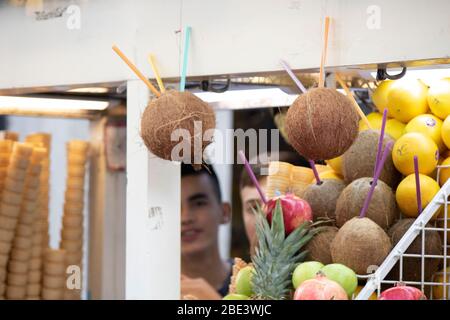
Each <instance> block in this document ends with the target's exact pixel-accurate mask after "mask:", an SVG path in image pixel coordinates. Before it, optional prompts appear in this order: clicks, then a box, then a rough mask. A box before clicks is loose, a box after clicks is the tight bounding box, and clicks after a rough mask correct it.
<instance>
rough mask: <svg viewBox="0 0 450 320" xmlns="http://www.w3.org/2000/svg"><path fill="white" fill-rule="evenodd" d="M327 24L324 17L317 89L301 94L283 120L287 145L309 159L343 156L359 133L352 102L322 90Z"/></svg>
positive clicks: (336, 92)
mask: <svg viewBox="0 0 450 320" xmlns="http://www.w3.org/2000/svg"><path fill="white" fill-rule="evenodd" d="M329 23H330V19H329V17H327V18H326V20H325V36H324V45H323V48H322V59H321V63H320V75H319V88H314V89H310V90H308V91H307V92H306V93H304V94H302V95H300V96H299V97H298V98H297V99H296V100H295V101H294V103H293V104H292V105H291V107H290V108H289V110H288V112H287V114H286V121H285V129H286V133H287V135H288V139H289V143H290V144H291V145H292V147H293V148H294V149H295V150H296V151H297V152H298V153H299V154H301V155H303V156H305V157H306V158H308V159H312V160H321V159H322V160H323V159H332V158H336V157H338V156H340V155H342V154H343V153H344V152H345V151H346V150H347V149H348V148H349V147H350V146H351V145H352V143H353V141H354V140H355V139H356V137H357V134H358V120H359V119H358V113H357V112H356V111H355V109H354V106H353V105H352V102H351V100H350V99H349V98H348V97H346V96H344V95H343V94H341V93H339V92H338V91H336V90H335V89H330V88H324V79H325V77H324V64H325V60H326V51H327V44H328V29H329Z"/></svg>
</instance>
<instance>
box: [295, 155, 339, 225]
mask: <svg viewBox="0 0 450 320" xmlns="http://www.w3.org/2000/svg"><path fill="white" fill-rule="evenodd" d="M309 163H310V165H311V168H312V170H313V172H314V176H315V178H316V183H313V184H310V185H309V186H308V187H307V188H306V190H305V192H304V193H303V199H304V200H306V202H308V203H309V205H310V206H311V209H312V212H313V217H314V221H317V220H320V219H328V220H332V222H333V223H334V220H335V210H336V202H337V199H338V198H339V195H340V194H341V192H342V191H343V190H344V188H345V183H344V182H343V181H342V180H338V179H324V180H321V179H320V177H319V174H318V172H317V169H316V165H315V163H314V161H312V160H310V161H309Z"/></svg>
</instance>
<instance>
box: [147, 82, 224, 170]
mask: <svg viewBox="0 0 450 320" xmlns="http://www.w3.org/2000/svg"><path fill="white" fill-rule="evenodd" d="M215 121H216V120H215V115H214V111H213V109H212V108H211V107H210V106H209V105H208V104H207V103H206V102H204V101H202V100H201V99H199V98H197V97H196V96H195V95H193V94H192V93H190V92H178V91H173V90H171V91H167V92H166V93H164V94H162V95H161V96H160V97H159V98H157V99H154V100H152V101H150V103H149V104H148V106H147V108H146V109H145V111H144V114H143V115H142V119H141V136H142V139H143V140H144V143H145V145H146V146H147V148H148V149H149V150H150V151H151V152H152V153H153V154H154V155H156V156H158V157H160V158H162V159H166V160H183V161H184V162H185V163H192V164H194V163H195V164H197V165H198V164H200V165H201V161H202V160H203V158H202V156H203V150H204V149H205V148H206V146H208V144H210V143H211V142H212V141H211V139H204V137H205V131H207V130H209V129H214V128H215ZM177 129H181V130H180V131H178V132H176V131H175V130H177ZM172 135H174V138H172ZM200 135H201V136H200ZM209 138H212V137H209ZM186 140H188V141H186ZM180 146H181V150H178V149H179V148H180ZM175 147H177V149H174V148H175ZM173 150H175V153H174V155H175V156H176V157H178V158H177V159H172V151H173ZM185 152H186V153H185ZM189 152H190V154H188V153H189ZM195 160H196V161H195ZM189 161H190V162H189ZM199 162H200V163H199Z"/></svg>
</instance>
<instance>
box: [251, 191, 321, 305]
mask: <svg viewBox="0 0 450 320" xmlns="http://www.w3.org/2000/svg"><path fill="white" fill-rule="evenodd" d="M272 214H273V217H272V220H271V224H270V225H269V222H268V219H267V217H266V215H265V213H264V211H263V210H262V209H261V208H259V210H257V211H256V212H255V215H256V234H257V237H258V246H257V248H256V250H255V251H256V254H255V255H254V256H253V258H252V262H253V265H254V267H255V273H254V274H253V277H252V285H253V292H254V296H253V297H254V298H256V299H261V300H284V299H287V298H288V297H289V296H290V294H291V292H292V290H293V288H292V272H293V271H294V269H295V267H296V266H297V264H298V263H299V262H302V261H303V260H304V258H305V256H306V253H307V252H306V251H303V250H302V248H303V247H304V246H305V245H306V244H307V243H308V241H309V240H311V238H312V237H313V236H314V234H315V233H316V232H318V231H319V230H318V229H312V226H314V225H311V224H310V223H308V222H305V223H304V224H302V225H300V226H299V227H297V228H296V229H295V230H294V231H292V232H291V233H290V234H289V235H288V236H286V233H285V227H284V226H285V225H284V220H283V209H282V207H281V200H278V201H276V205H275V208H274V210H273V213H272Z"/></svg>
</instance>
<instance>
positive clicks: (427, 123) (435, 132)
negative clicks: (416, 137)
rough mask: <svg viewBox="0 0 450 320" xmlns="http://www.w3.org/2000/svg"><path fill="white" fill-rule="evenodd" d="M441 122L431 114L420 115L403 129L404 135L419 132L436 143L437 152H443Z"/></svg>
mask: <svg viewBox="0 0 450 320" xmlns="http://www.w3.org/2000/svg"><path fill="white" fill-rule="evenodd" d="M441 128H442V120H441V119H439V118H438V117H436V116H434V115H432V114H421V115H420V116H417V117H415V118H414V119H412V120H411V121H410V122H408V124H407V125H406V127H405V133H409V132H419V133H423V134H425V135H427V136H429V137H430V138H431V139H433V140H434V142H436V144H437V146H438V148H439V151H444V150H445V145H444V142H443V141H442V136H441Z"/></svg>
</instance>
